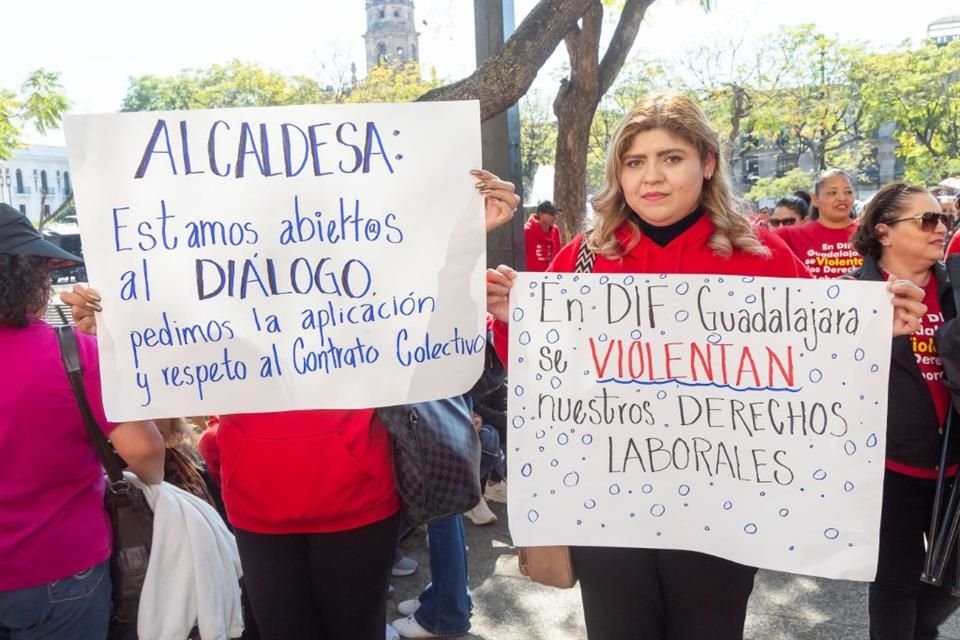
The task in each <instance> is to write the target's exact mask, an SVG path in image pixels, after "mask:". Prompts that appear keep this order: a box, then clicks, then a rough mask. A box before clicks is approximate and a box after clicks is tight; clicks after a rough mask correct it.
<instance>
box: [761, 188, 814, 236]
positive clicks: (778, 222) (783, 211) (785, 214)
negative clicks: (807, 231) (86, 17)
mask: <svg viewBox="0 0 960 640" xmlns="http://www.w3.org/2000/svg"><path fill="white" fill-rule="evenodd" d="M809 210H810V208H809V207H808V206H807V203H806V202H804V201H803V200H802V199H801V198H798V197H797V196H785V197H783V198H780V199H779V200H777V204H776V206H775V207H774V208H773V213H772V214H771V215H770V219H769V220H768V221H767V225H768V226H769V227H770V228H771V229H779V228H781V227H793V226H796V225H799V224H803V223H804V222H805V221H806V219H807V213H808V212H809Z"/></svg>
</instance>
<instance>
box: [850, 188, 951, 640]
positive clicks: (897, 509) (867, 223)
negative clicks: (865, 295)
mask: <svg viewBox="0 0 960 640" xmlns="http://www.w3.org/2000/svg"><path fill="white" fill-rule="evenodd" d="M947 223H948V217H947V215H946V214H944V213H942V212H941V210H940V205H939V204H938V203H937V200H936V199H935V198H933V197H932V196H931V195H930V194H929V193H928V192H927V190H926V189H925V188H924V187H922V186H915V185H909V184H904V183H902V182H895V183H893V184H890V185H887V186H886V187H884V188H883V189H881V190H880V191H879V192H878V193H877V194H876V195H875V196H874V197H873V198H872V199H871V200H870V203H869V204H868V205H867V207H866V210H865V212H864V216H863V220H862V221H861V223H860V227H859V229H857V232H856V233H855V234H854V236H853V245H854V247H856V249H857V251H859V252H860V253H861V254H862V255H863V257H864V264H863V267H861V268H860V269H858V270H857V271H855V272H853V273H851V274H850V275H849V276H847V277H849V278H852V279H857V280H885V279H887V278H888V277H889V276H890V275H894V276H896V277H898V278H904V279H907V280H910V281H911V282H913V283H914V284H915V285H916V286H918V287H921V288H922V289H923V291H924V297H923V302H924V304H925V305H926V306H927V311H926V313H925V314H924V315H923V316H922V317H921V321H920V327H919V328H918V329H917V331H916V332H915V333H913V334H912V335H910V336H909V337H907V336H901V337H897V338H894V340H893V351H892V354H891V363H890V386H889V394H890V398H889V400H888V403H887V453H886V472H885V473H884V480H883V512H882V515H881V520H880V555H879V566H878V570H877V577H876V580H875V581H874V582H873V583H872V584H871V585H870V638H872V640H888V639H889V640H913V639H914V638H917V639H927V638H930V639H932V638H936V637H937V628H938V627H939V626H940V624H941V623H943V622H944V621H945V620H946V619H947V618H948V617H949V616H950V614H951V613H953V611H955V610H956V609H957V607H958V606H960V599H958V598H956V597H953V596H951V594H950V592H949V589H948V588H939V587H933V586H930V585H927V584H922V583H921V581H920V575H921V572H922V570H923V562H924V556H925V545H924V538H925V536H927V537H929V527H930V514H931V512H932V509H933V503H934V493H935V490H936V479H937V466H938V465H939V464H940V454H941V441H942V438H943V425H944V424H945V422H946V419H947V414H948V412H949V411H951V408H950V394H949V392H948V391H947V387H946V386H945V385H944V383H943V375H944V370H943V369H944V367H943V361H942V360H941V359H940V356H939V355H938V353H937V343H936V342H935V341H934V335H935V334H936V333H937V331H938V330H939V329H940V327H941V326H942V325H943V324H944V322H945V321H949V320H951V319H952V318H954V317H956V315H957V310H956V307H955V304H954V297H953V292H952V288H951V283H950V279H949V277H948V275H947V270H946V269H945V268H944V267H943V265H942V264H941V263H940V262H939V261H940V259H941V258H942V257H943V248H944V242H945V238H946V234H947V230H948V229H949V226H948V224H947ZM955 424H956V423H955ZM951 444H952V445H953V446H952V447H950V450H949V451H947V458H946V461H947V464H948V466H947V475H948V476H949V475H956V472H957V463H958V462H960V446H958V444H960V443H958V439H957V438H953V440H952V442H951ZM931 544H932V541H931Z"/></svg>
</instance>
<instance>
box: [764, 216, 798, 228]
mask: <svg viewBox="0 0 960 640" xmlns="http://www.w3.org/2000/svg"><path fill="white" fill-rule="evenodd" d="M767 224H768V225H770V226H771V227H773V228H774V229H776V228H777V227H789V226H790V225H794V224H797V219H796V218H770V219H769V220H767Z"/></svg>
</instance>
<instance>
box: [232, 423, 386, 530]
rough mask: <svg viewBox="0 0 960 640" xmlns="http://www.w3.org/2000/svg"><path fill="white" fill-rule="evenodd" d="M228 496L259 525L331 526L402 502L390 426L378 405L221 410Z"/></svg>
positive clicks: (350, 523)
mask: <svg viewBox="0 0 960 640" xmlns="http://www.w3.org/2000/svg"><path fill="white" fill-rule="evenodd" d="M216 444H217V446H218V447H219V449H220V462H221V465H220V471H221V474H220V475H221V481H222V487H223V502H224V505H225V506H226V508H227V516H228V517H229V519H230V523H231V524H232V525H234V526H236V527H237V528H239V529H243V530H245V531H252V532H254V533H266V534H284V533H328V532H334V531H346V530H348V529H356V528H358V527H362V526H365V525H368V524H372V523H374V522H378V521H380V520H383V519H384V518H388V517H389V516H391V515H393V514H394V513H396V512H397V510H399V508H400V499H399V497H398V496H397V489H396V485H395V484H394V480H393V462H392V457H391V450H390V437H389V435H388V434H387V429H386V427H385V426H384V425H383V423H382V422H381V421H380V419H379V418H378V417H377V414H376V412H375V411H374V410H373V409H360V410H317V411H286V412H278V413H255V414H234V415H224V416H220V428H219V429H218V431H217V435H216Z"/></svg>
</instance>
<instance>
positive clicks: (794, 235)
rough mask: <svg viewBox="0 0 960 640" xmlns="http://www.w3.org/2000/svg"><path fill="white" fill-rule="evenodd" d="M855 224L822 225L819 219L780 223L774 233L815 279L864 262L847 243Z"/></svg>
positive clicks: (854, 267) (849, 269) (834, 275)
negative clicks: (798, 222) (831, 226)
mask: <svg viewBox="0 0 960 640" xmlns="http://www.w3.org/2000/svg"><path fill="white" fill-rule="evenodd" d="M856 230H857V225H856V224H850V225H849V226H846V227H844V228H842V229H831V228H830V227H825V226H824V225H822V224H821V223H820V221H819V220H814V221H813V222H808V223H806V224H801V225H793V226H789V227H780V228H779V229H777V230H776V231H774V233H776V234H777V235H778V236H780V238H781V239H782V240H783V241H784V242H786V243H787V246H788V247H790V249H791V250H792V251H793V253H794V254H795V255H796V256H797V258H799V259H800V262H802V263H803V264H804V266H806V267H807V269H808V270H809V271H810V275H812V276H813V277H814V278H818V279H829V278H839V277H840V276H842V275H843V274H845V273H847V272H848V271H852V270H854V269H857V268H859V267H861V266H862V265H863V256H861V255H860V254H859V253H857V252H856V250H855V249H854V248H853V246H852V245H851V244H850V237H851V236H852V235H853V232H854V231H856Z"/></svg>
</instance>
